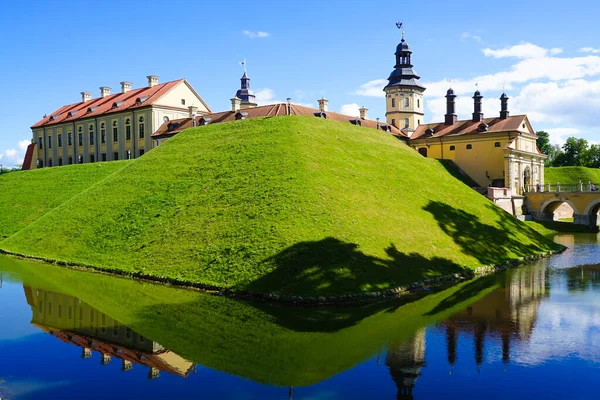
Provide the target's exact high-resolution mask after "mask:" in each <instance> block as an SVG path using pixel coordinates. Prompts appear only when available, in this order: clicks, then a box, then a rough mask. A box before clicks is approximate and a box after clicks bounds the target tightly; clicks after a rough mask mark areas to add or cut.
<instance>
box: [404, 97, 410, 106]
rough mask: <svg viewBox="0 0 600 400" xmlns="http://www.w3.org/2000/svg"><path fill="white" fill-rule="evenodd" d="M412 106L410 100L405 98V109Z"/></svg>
mask: <svg viewBox="0 0 600 400" xmlns="http://www.w3.org/2000/svg"><path fill="white" fill-rule="evenodd" d="M408 106H410V100H409V99H408V97H405V98H404V107H408Z"/></svg>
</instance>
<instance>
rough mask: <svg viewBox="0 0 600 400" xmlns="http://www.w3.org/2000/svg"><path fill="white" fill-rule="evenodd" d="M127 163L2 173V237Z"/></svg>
mask: <svg viewBox="0 0 600 400" xmlns="http://www.w3.org/2000/svg"><path fill="white" fill-rule="evenodd" d="M123 165H124V162H123V161H121V162H111V163H97V164H83V165H69V166H63V167H57V168H44V169H38V170H31V171H18V172H11V173H9V174H2V175H0V210H2V212H0V239H2V238H4V237H7V236H10V235H12V234H14V233H15V232H18V231H19V230H20V229H22V228H24V227H25V226H27V225H29V224H30V223H32V222H33V221H35V220H36V219H38V218H39V217H40V216H42V215H44V214H45V213H46V212H48V211H49V210H51V209H53V208H55V207H57V206H59V205H60V204H62V203H64V202H65V201H67V200H68V199H70V198H71V197H73V196H74V195H76V194H77V193H79V192H81V191H83V190H85V189H87V188H88V187H90V186H92V185H93V184H95V183H96V182H98V181H100V180H101V179H103V178H105V177H107V176H108V175H110V174H112V173H113V172H115V171H117V170H118V169H120V168H122V167H123Z"/></svg>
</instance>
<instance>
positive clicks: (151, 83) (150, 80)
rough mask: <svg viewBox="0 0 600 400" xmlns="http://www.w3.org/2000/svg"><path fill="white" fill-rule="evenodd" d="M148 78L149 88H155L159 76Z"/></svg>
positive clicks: (149, 76)
mask: <svg viewBox="0 0 600 400" xmlns="http://www.w3.org/2000/svg"><path fill="white" fill-rule="evenodd" d="M146 78H148V87H153V86H156V85H158V76H156V75H148V76H147V77H146Z"/></svg>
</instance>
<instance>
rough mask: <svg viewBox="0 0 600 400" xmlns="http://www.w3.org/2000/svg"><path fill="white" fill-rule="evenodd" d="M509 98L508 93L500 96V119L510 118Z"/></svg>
mask: <svg viewBox="0 0 600 400" xmlns="http://www.w3.org/2000/svg"><path fill="white" fill-rule="evenodd" d="M508 114H509V113H508V96H507V95H506V93H502V96H500V119H506V118H508Z"/></svg>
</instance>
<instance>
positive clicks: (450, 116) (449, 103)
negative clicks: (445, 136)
mask: <svg viewBox="0 0 600 400" xmlns="http://www.w3.org/2000/svg"><path fill="white" fill-rule="evenodd" d="M455 98H456V95H455V94H454V90H452V88H450V89H448V92H446V115H445V121H444V123H445V124H446V125H454V124H455V123H456V110H455V106H454V99H455Z"/></svg>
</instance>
